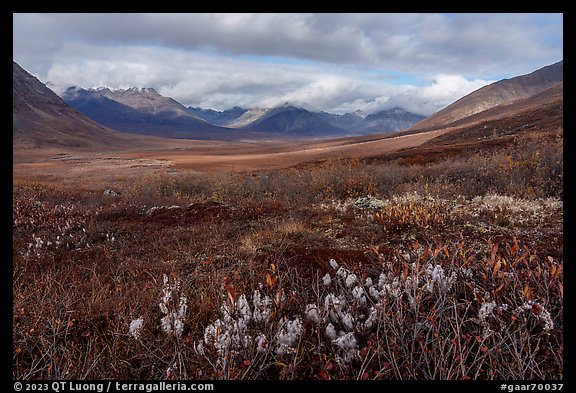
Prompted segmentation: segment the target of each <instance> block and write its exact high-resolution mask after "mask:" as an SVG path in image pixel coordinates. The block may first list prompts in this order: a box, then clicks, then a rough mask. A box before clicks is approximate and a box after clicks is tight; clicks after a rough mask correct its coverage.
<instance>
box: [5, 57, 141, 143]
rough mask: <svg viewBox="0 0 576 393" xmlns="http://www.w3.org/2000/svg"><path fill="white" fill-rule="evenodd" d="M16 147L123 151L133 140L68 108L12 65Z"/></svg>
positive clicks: (40, 84)
mask: <svg viewBox="0 0 576 393" xmlns="http://www.w3.org/2000/svg"><path fill="white" fill-rule="evenodd" d="M12 139H13V145H14V148H21V147H33V148H38V147H72V148H84V149H92V150H94V149H101V148H120V147H126V146H129V145H130V144H131V143H132V142H133V141H134V140H133V138H131V137H130V136H129V135H124V134H122V133H119V132H116V131H113V130H110V129H108V128H106V127H103V126H102V125H100V124H97V123H95V122H94V121H93V120H91V119H89V118H87V117H86V116H84V115H82V114H81V113H79V112H78V111H76V110H75V109H73V108H71V107H70V106H69V105H67V104H66V103H65V102H64V101H63V100H62V99H61V98H60V97H58V95H56V93H54V92H53V91H52V90H50V89H49V88H48V87H46V85H44V84H43V83H42V82H40V81H39V80H38V79H36V78H35V77H34V76H32V75H30V74H29V73H28V72H26V71H25V70H24V69H23V68H22V67H20V66H19V65H18V64H17V63H15V62H13V78H12Z"/></svg>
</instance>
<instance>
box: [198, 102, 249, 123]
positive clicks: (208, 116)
mask: <svg viewBox="0 0 576 393" xmlns="http://www.w3.org/2000/svg"><path fill="white" fill-rule="evenodd" d="M187 109H188V111H189V112H190V113H192V114H194V115H196V116H198V117H200V118H202V119H204V120H206V121H207V122H209V123H212V124H215V125H218V126H227V125H228V124H229V123H232V122H234V121H235V120H237V119H238V118H239V117H240V116H242V115H243V114H244V113H246V112H247V111H248V109H244V108H240V107H238V106H235V107H233V108H230V109H226V110H224V111H215V110H214V109H204V108H193V107H191V106H190V107H188V108H187Z"/></svg>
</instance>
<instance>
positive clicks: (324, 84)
mask: <svg viewBox="0 0 576 393" xmlns="http://www.w3.org/2000/svg"><path fill="white" fill-rule="evenodd" d="M13 58H14V61H16V62H17V63H18V64H19V65H20V66H22V67H23V68H24V69H25V70H27V71H28V72H29V73H31V74H33V75H34V76H36V77H37V78H38V79H40V81H42V82H44V83H47V84H48V86H50V87H51V88H52V89H53V90H55V91H56V92H57V93H60V92H61V91H62V90H63V89H65V88H67V87H69V86H79V87H83V88H92V87H109V88H113V89H119V88H122V89H125V88H129V87H151V88H154V89H156V90H157V91H158V92H159V93H160V94H162V95H165V96H168V97H172V98H174V99H175V100H177V101H179V102H180V103H182V104H184V105H185V106H194V107H203V108H211V109H215V110H224V109H228V108H231V107H233V106H241V107H246V108H254V107H274V106H277V105H282V104H284V103H286V102H288V103H291V104H294V105H300V106H303V107H305V108H307V109H310V110H315V111H327V112H331V113H345V112H352V111H355V110H358V109H361V110H363V111H365V112H367V113H372V112H375V111H378V110H384V109H391V108H393V107H396V106H399V107H402V108H404V109H406V110H408V111H410V112H413V113H416V114H421V115H425V116H428V115H430V114H432V113H434V112H436V111H438V110H440V109H442V108H443V107H445V106H447V105H449V104H450V103H452V102H454V101H455V100H457V99H459V98H461V97H463V96H464V95H466V94H468V93H470V92H472V91H474V90H476V89H478V88H480V87H482V86H484V85H486V84H489V83H492V82H494V81H497V80H500V79H504V78H511V77H514V76H517V75H522V74H527V73H530V72H532V71H535V70H536V69H539V68H541V67H543V66H546V65H550V64H553V63H555V62H557V61H560V60H562V59H563V15H562V14H526V13H519V14H513V13H504V14H468V13H467V14H432V13H423V14H396V13H395V14H382V13H369V14H357V13H348V14H336V13H321V14H288V13H282V14H267V13H266V14H265V13H260V14H243V13H240V14H238V13H236V14H223V13H220V14H31V13H26V14H13Z"/></svg>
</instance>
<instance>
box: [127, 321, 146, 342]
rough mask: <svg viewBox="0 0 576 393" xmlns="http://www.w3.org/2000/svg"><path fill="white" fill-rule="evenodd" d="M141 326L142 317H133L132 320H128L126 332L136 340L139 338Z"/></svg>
mask: <svg viewBox="0 0 576 393" xmlns="http://www.w3.org/2000/svg"><path fill="white" fill-rule="evenodd" d="M143 326H144V318H138V319H133V320H132V322H130V328H129V329H128V334H129V335H130V336H132V337H134V338H135V339H136V340H139V339H140V334H141V333H142V327H143Z"/></svg>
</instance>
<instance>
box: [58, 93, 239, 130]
mask: <svg viewBox="0 0 576 393" xmlns="http://www.w3.org/2000/svg"><path fill="white" fill-rule="evenodd" d="M62 98H63V99H64V101H65V102H66V103H67V104H69V105H70V106H72V107H73V108H75V109H76V110H78V111H79V112H82V113H83V114H84V115H86V116H88V117H89V118H91V119H93V120H94V121H96V122H98V123H100V124H102V125H105V126H107V127H110V128H113V129H115V130H118V131H123V132H128V133H133V134H144V135H156V136H162V137H167V138H189V139H215V140H232V139H236V138H237V134H238V132H234V131H233V130H230V129H227V128H222V127H220V126H217V125H214V124H210V123H209V122H207V121H206V120H204V119H202V118H200V117H198V116H197V115H195V114H194V113H192V112H190V111H189V110H188V108H186V107H185V106H183V105H182V104H180V103H179V102H177V101H175V100H173V99H172V98H168V97H164V96H162V95H160V94H159V93H158V92H157V91H156V90H154V89H149V88H144V89H138V88H130V89H125V90H124V89H120V90H111V89H108V88H97V89H82V88H78V87H70V88H68V89H67V90H66V91H64V93H62Z"/></svg>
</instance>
